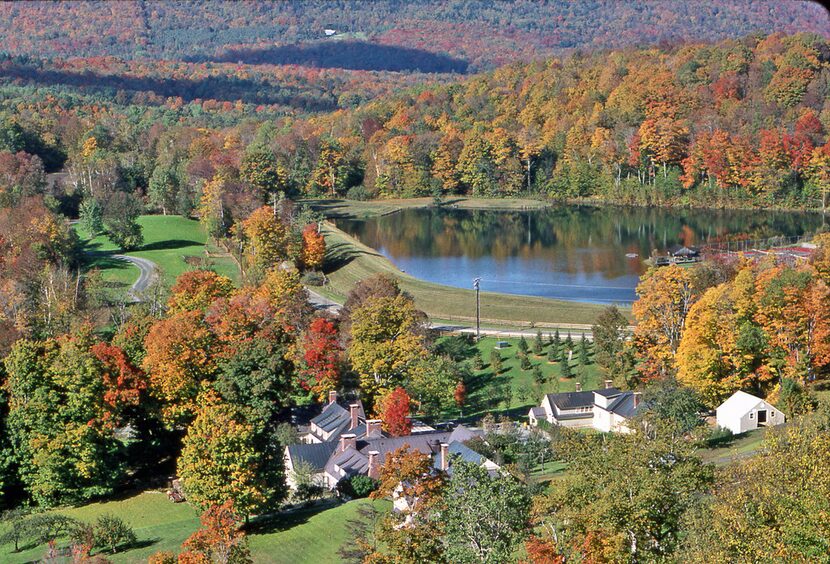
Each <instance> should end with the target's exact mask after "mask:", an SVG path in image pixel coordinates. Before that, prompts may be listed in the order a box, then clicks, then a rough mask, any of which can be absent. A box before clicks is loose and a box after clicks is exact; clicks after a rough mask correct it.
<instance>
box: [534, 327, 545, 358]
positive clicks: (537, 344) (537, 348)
mask: <svg viewBox="0 0 830 564" xmlns="http://www.w3.org/2000/svg"><path fill="white" fill-rule="evenodd" d="M543 346H544V342H543V341H542V332H541V331H536V338H535V339H534V340H533V354H535V355H540V354H542V347H543Z"/></svg>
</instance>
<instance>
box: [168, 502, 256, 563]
mask: <svg viewBox="0 0 830 564" xmlns="http://www.w3.org/2000/svg"><path fill="white" fill-rule="evenodd" d="M199 520H200V521H201V524H202V526H201V528H200V529H199V530H198V531H196V532H195V533H193V534H192V535H190V537H188V539H187V540H186V541H184V543H182V548H184V552H182V553H181V554H179V564H210V563H214V562H215V563H221V564H247V563H249V562H253V560H252V559H251V553H250V550H249V549H248V539H247V538H246V537H245V533H244V532H243V531H242V530H241V528H240V524H241V519H240V518H239V515H237V513H236V511H235V510H234V507H233V502H232V501H230V500H228V501H226V502H224V503H223V504H221V505H213V506H211V507H209V508H208V509H207V510H205V512H204V513H202V515H201V517H200V518H199Z"/></svg>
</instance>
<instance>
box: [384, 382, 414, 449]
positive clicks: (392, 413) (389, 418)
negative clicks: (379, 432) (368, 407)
mask: <svg viewBox="0 0 830 564" xmlns="http://www.w3.org/2000/svg"><path fill="white" fill-rule="evenodd" d="M411 405H412V400H411V399H410V397H409V394H407V393H406V390H405V389H403V388H402V387H400V386H398V387H397V388H395V389H394V390H391V391H389V392H388V393H386V394H384V395H382V396H381V397H380V398H379V399H378V400H377V405H376V406H375V411H376V413H377V415H378V417H379V418H380V419H381V420H382V421H383V428H384V430H385V431H386V432H387V433H389V434H390V435H392V436H393V437H402V436H404V435H409V434H410V433H411V432H412V421H411V420H410V419H409V410H410V407H411Z"/></svg>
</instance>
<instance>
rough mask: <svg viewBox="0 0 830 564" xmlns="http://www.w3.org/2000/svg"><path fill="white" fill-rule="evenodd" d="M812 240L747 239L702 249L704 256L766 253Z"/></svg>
mask: <svg viewBox="0 0 830 564" xmlns="http://www.w3.org/2000/svg"><path fill="white" fill-rule="evenodd" d="M811 238H812V236H811V235H794V236H789V237H785V236H783V235H781V236H775V237H767V238H766V239H745V240H742V241H713V242H709V243H707V244H706V245H704V246H703V247H702V248H701V252H702V253H703V254H712V253H721V254H722V253H726V254H731V253H745V252H748V251H754V250H755V251H765V250H768V249H774V248H780V247H791V246H795V245H799V244H801V243H804V242H806V241H809V240H810V239H811Z"/></svg>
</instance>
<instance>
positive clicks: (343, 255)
mask: <svg viewBox="0 0 830 564" xmlns="http://www.w3.org/2000/svg"><path fill="white" fill-rule="evenodd" d="M361 255H368V256H373V257H382V256H383V255H381V254H380V253H372V252H369V251H362V250H360V249H357V248H356V247H354V246H352V245H350V244H349V243H335V244H333V245H331V246H330V247H329V248H328V252H327V253H326V262H325V264H324V265H323V272H324V273H325V274H331V273H332V272H336V271H338V270H340V269H341V268H343V267H344V266H346V265H347V264H349V263H351V262H352V261H353V260H355V259H356V258H358V257H359V256H361Z"/></svg>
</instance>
